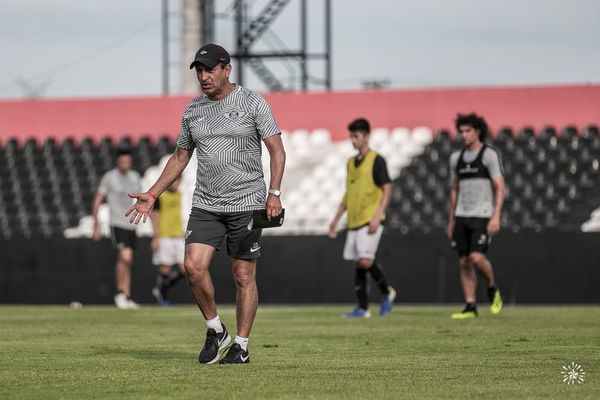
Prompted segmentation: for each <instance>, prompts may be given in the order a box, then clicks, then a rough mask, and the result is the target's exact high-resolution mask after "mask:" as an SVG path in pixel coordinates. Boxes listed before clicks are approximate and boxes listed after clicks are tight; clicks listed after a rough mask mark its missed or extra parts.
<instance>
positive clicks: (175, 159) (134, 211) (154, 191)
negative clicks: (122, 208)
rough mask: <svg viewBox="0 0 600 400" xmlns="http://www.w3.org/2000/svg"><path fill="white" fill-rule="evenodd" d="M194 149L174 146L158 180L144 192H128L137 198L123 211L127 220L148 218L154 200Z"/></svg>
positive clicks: (177, 175) (186, 161)
mask: <svg viewBox="0 0 600 400" xmlns="http://www.w3.org/2000/svg"><path fill="white" fill-rule="evenodd" d="M193 151H194V149H182V148H179V147H178V148H176V149H175V152H174V153H173V154H172V155H171V157H170V158H169V161H167V165H165V169H164V170H163V172H162V173H161V174H160V176H159V177H158V180H157V181H156V183H154V185H152V187H151V188H150V189H149V190H148V191H147V192H146V193H130V194H129V197H131V198H132V199H137V200H136V202H135V204H134V205H132V206H131V207H130V208H129V210H127V212H126V213H125V216H126V217H129V216H131V217H130V218H129V222H131V223H133V224H136V225H137V224H138V223H139V222H140V220H142V221H143V222H144V223H145V222H146V220H147V219H148V215H149V214H150V212H151V211H152V209H153V206H154V202H155V201H156V199H157V198H158V196H160V194H161V193H162V192H164V191H165V190H166V189H167V188H168V187H169V186H170V185H171V184H172V183H173V182H174V181H175V179H177V178H178V177H179V176H180V175H181V173H182V172H183V170H184V169H185V167H186V166H187V165H188V163H189V162H190V159H191V158H192V153H193Z"/></svg>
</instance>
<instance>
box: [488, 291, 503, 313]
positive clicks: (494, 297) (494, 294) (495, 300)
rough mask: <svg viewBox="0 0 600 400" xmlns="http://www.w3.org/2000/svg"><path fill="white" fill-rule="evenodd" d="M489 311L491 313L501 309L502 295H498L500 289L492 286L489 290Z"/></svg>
mask: <svg viewBox="0 0 600 400" xmlns="http://www.w3.org/2000/svg"><path fill="white" fill-rule="evenodd" d="M488 294H489V295H490V312H491V313H492V314H498V313H499V312H500V310H502V304H503V303H502V296H501V295H500V290H499V289H497V288H494V289H492V290H490V293H488Z"/></svg>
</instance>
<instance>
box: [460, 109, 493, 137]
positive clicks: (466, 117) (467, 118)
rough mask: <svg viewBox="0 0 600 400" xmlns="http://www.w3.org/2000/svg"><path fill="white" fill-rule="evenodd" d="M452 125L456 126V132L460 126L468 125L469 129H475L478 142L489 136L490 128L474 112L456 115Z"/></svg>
mask: <svg viewBox="0 0 600 400" xmlns="http://www.w3.org/2000/svg"><path fill="white" fill-rule="evenodd" d="M454 125H455V126H456V130H460V127H461V126H462V125H469V126H470V127H472V128H474V129H477V130H478V131H479V140H480V141H482V142H483V141H484V140H485V139H486V138H487V137H488V135H489V134H490V128H489V127H488V124H487V122H485V119H484V118H483V117H482V116H480V115H477V114H475V113H474V112H472V113H470V114H461V113H458V114H456V119H455V120H454Z"/></svg>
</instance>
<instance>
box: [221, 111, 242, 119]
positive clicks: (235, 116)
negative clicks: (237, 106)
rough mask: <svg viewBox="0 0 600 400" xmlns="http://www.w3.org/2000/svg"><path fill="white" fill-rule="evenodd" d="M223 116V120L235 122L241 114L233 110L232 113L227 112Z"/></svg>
mask: <svg viewBox="0 0 600 400" xmlns="http://www.w3.org/2000/svg"><path fill="white" fill-rule="evenodd" d="M223 116H224V117H225V118H227V119H230V120H232V121H235V120H237V119H238V118H240V117H241V113H240V112H239V111H237V110H233V111H230V112H228V113H226V114H223Z"/></svg>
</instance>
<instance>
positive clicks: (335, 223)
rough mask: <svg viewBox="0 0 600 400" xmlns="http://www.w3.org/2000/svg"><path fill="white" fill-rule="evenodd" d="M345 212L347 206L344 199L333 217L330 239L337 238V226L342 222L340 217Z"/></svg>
mask: <svg viewBox="0 0 600 400" xmlns="http://www.w3.org/2000/svg"><path fill="white" fill-rule="evenodd" d="M344 197H345V196H344ZM345 212H346V206H345V205H344V200H342V201H341V202H340V206H339V207H338V209H337V212H336V213H335V216H334V217H333V220H332V221H331V224H329V232H328V235H329V238H330V239H335V237H336V236H337V226H338V224H339V222H340V219H341V218H342V215H344V213H345Z"/></svg>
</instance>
